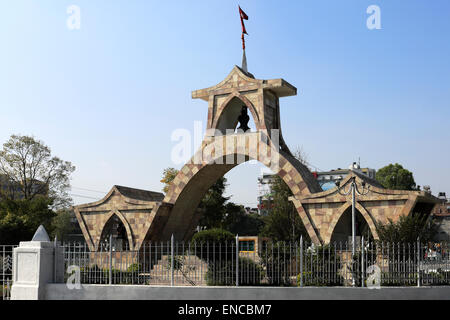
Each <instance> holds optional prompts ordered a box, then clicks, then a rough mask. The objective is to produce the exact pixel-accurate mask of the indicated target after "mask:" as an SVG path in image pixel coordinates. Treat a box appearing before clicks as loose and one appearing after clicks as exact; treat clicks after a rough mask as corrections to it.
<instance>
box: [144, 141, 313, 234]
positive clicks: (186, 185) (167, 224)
mask: <svg viewBox="0 0 450 320" xmlns="http://www.w3.org/2000/svg"><path fill="white" fill-rule="evenodd" d="M272 156H273V154H272ZM278 156H279V157H275V158H276V159H277V160H276V161H279V167H278V169H277V170H273V171H274V173H275V174H278V175H279V176H280V178H281V179H282V180H283V181H284V182H285V183H286V184H287V185H288V187H289V189H290V190H291V191H292V193H293V194H294V195H300V194H308V192H310V191H309V190H310V189H309V187H308V184H307V182H306V181H305V180H304V177H303V174H304V172H303V171H302V172H300V171H298V169H297V167H298V166H297V165H298V164H297V163H296V162H295V159H288V158H285V157H284V156H283V155H282V154H278ZM230 157H231V158H234V160H230ZM219 159H221V161H220V162H221V163H217V161H218V160H219ZM270 159H271V158H265V157H258V159H253V158H252V157H250V156H249V154H248V150H246V152H244V153H242V154H238V153H235V152H233V151H232V152H231V153H226V154H225V155H222V156H221V157H219V158H217V159H214V161H211V162H209V163H208V164H203V165H201V166H200V167H199V166H198V165H193V164H186V165H185V166H184V167H183V168H182V169H181V170H180V172H179V173H178V175H177V177H176V178H175V180H174V182H173V183H172V185H171V187H170V190H169V192H168V193H167V194H166V196H165V201H166V203H168V204H169V205H172V207H171V209H170V215H168V214H167V213H166V212H165V211H163V209H161V211H159V212H160V214H161V218H160V220H161V221H162V222H161V223H162V224H161V226H159V227H158V228H157V229H151V230H149V232H148V233H147V237H146V238H147V239H148V240H152V239H158V240H164V241H165V240H169V239H170V237H171V236H172V235H174V237H175V239H176V240H189V239H190V238H191V236H192V234H193V231H194V230H195V228H196V227H197V226H198V220H199V218H200V217H201V215H202V213H201V212H199V211H198V210H197V208H198V206H199V203H200V201H201V199H202V198H203V196H204V195H205V193H206V192H207V190H208V189H209V188H210V187H211V186H212V185H213V184H214V183H215V182H216V181H217V180H218V179H219V178H221V177H222V176H224V175H225V174H226V173H228V171H230V170H231V169H233V168H234V167H236V166H238V165H239V164H243V163H244V162H248V161H250V160H257V161H258V162H260V163H261V164H263V165H264V166H267V167H268V168H270V169H272V167H269V166H271V165H272V164H271V160H270ZM226 163H232V164H226ZM281 168H289V170H288V171H285V170H283V169H281ZM255 180H256V179H255Z"/></svg>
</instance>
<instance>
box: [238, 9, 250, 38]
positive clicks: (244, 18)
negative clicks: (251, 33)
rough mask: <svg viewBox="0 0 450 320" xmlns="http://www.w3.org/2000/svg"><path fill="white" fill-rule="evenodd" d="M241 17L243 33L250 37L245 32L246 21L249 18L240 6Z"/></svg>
mask: <svg viewBox="0 0 450 320" xmlns="http://www.w3.org/2000/svg"><path fill="white" fill-rule="evenodd" d="M239 15H240V17H241V25H242V33H245V34H247V35H248V33H247V31H246V30H245V25H244V20H248V16H247V14H245V12H244V11H242V9H241V7H240V6H239Z"/></svg>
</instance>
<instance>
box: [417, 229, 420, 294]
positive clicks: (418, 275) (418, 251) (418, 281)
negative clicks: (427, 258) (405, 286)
mask: <svg viewBox="0 0 450 320" xmlns="http://www.w3.org/2000/svg"><path fill="white" fill-rule="evenodd" d="M417 286H418V287H420V239H419V237H417Z"/></svg>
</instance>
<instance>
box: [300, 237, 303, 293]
mask: <svg viewBox="0 0 450 320" xmlns="http://www.w3.org/2000/svg"><path fill="white" fill-rule="evenodd" d="M300 287H303V235H301V236H300Z"/></svg>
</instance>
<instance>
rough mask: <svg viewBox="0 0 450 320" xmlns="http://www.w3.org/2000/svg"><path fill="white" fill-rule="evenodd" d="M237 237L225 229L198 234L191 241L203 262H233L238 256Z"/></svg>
mask: <svg viewBox="0 0 450 320" xmlns="http://www.w3.org/2000/svg"><path fill="white" fill-rule="evenodd" d="M234 241H235V236H234V235H233V234H232V233H231V232H229V231H226V230H223V229H210V230H204V231H200V232H198V233H196V234H195V235H194V236H193V237H192V240H191V247H192V248H195V249H194V250H195V254H196V255H197V257H199V258H200V259H202V260H205V261H207V262H214V261H216V260H231V259H232V257H233V254H236V248H235V242H234Z"/></svg>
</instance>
